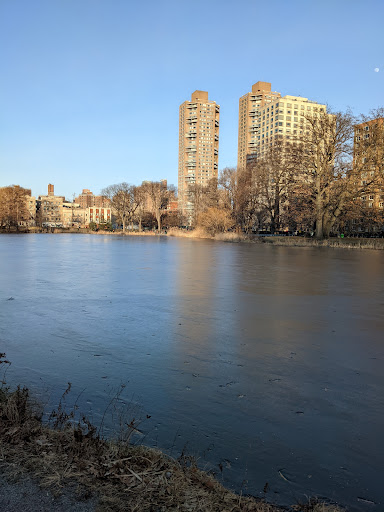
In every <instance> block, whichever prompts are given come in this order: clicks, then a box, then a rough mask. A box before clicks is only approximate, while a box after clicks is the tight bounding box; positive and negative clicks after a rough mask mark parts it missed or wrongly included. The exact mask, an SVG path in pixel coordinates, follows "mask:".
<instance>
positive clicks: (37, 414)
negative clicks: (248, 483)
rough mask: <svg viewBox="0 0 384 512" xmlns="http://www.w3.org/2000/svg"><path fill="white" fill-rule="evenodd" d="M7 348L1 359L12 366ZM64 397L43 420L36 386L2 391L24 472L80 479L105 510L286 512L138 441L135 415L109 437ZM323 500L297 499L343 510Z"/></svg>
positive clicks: (4, 415) (0, 418)
mask: <svg viewBox="0 0 384 512" xmlns="http://www.w3.org/2000/svg"><path fill="white" fill-rule="evenodd" d="M4 356H5V355H4V354H0V365H1V364H3V365H4V364H9V363H8V362H7V361H6V360H5V359H4ZM69 390H70V385H69V386H68V388H67V390H66V391H65V393H64V395H63V400H62V401H60V403H59V406H58V408H57V410H56V411H54V412H53V413H52V414H51V426H50V427H49V426H46V425H44V424H43V423H42V411H41V408H39V407H38V405H36V404H35V403H34V402H33V400H31V397H30V393H29V391H28V389H26V388H21V387H17V388H16V389H15V390H11V389H10V388H9V387H7V386H6V383H5V382H3V385H2V387H1V389H0V436H1V450H2V458H3V461H6V462H8V463H12V464H13V467H14V468H15V469H14V471H18V472H21V473H22V472H25V471H28V472H31V473H32V474H33V475H34V477H37V478H38V479H39V481H40V485H42V486H46V487H50V488H53V489H54V490H56V492H58V491H59V489H60V488H63V487H65V486H67V485H69V484H71V485H72V486H73V485H75V484H76V485H78V486H79V487H78V495H79V499H80V498H82V499H84V498H86V497H87V496H88V497H89V496H96V498H97V499H98V501H99V505H98V507H97V510H100V511H132V512H133V511H136V512H144V511H148V512H149V511H155V510H156V511H159V512H161V511H163V512H165V511H177V510H178V511H183V510H184V511H188V512H192V511H206V512H213V511H217V512H225V511H228V512H230V511H231V512H236V511H248V512H251V511H254V512H279V511H280V510H281V509H280V508H279V507H277V506H274V505H270V504H267V503H265V502H264V501H263V500H260V499H257V498H252V497H244V496H241V495H236V494H234V493H232V492H230V491H228V490H227V489H225V488H224V487H223V486H222V485H221V484H220V483H219V482H217V481H216V480H215V479H214V478H213V476H211V475H209V474H207V473H205V472H203V471H200V470H199V469H198V468H197V466H196V463H195V461H194V459H193V458H191V457H189V456H186V455H184V454H182V455H181V456H180V457H179V459H178V460H175V459H172V458H171V457H168V456H166V455H164V454H163V453H161V452H160V451H158V450H154V449H149V448H145V447H143V446H133V445H131V444H129V438H130V434H131V433H132V431H134V429H135V424H134V421H133V420H132V421H131V422H130V423H127V424H126V426H127V429H128V430H127V432H128V435H127V436H125V441H121V440H120V441H119V442H114V441H108V440H105V439H103V438H102V437H101V435H100V430H98V429H96V428H95V427H94V426H93V425H92V424H91V423H90V422H89V421H88V420H87V419H86V418H84V417H80V418H79V419H77V420H75V414H74V412H73V411H72V412H70V413H68V412H67V411H66V410H65V408H64V406H63V403H65V400H64V398H65V395H66V394H67V393H68V392H69ZM317 504H318V502H317V501H313V502H312V504H310V505H309V504H306V505H300V506H299V505H296V506H295V508H294V510H297V511H305V512H317V511H318V512H320V511H321V512H323V511H324V512H340V509H338V508H337V507H328V506H325V505H324V506H322V508H316V507H317Z"/></svg>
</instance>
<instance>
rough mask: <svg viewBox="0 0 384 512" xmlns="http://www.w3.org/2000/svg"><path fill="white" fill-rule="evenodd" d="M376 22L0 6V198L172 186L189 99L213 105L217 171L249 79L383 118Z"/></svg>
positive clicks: (202, 5)
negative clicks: (201, 95) (13, 189)
mask: <svg viewBox="0 0 384 512" xmlns="http://www.w3.org/2000/svg"><path fill="white" fill-rule="evenodd" d="M383 22H384V1H383V0H365V1H364V2H363V1H361V0H332V1H331V0H275V1H274V2H266V1H265V0H264V1H259V0H253V1H251V0H237V1H235V0H230V1H228V0H204V1H202V0H189V1H185V0H169V1H162V0H149V1H146V2H140V1H138V0H136V1H129V0H0V186H4V185H9V184H19V185H21V186H23V187H27V188H32V193H33V194H34V195H40V194H44V193H46V190H47V184H48V183H49V182H50V183H54V185H55V193H56V194H58V195H65V196H66V197H67V198H68V199H71V198H72V195H73V193H76V194H78V193H80V192H81V190H82V189H83V188H90V189H91V190H92V191H93V192H94V193H98V192H99V191H100V190H101V189H102V188H103V187H105V186H108V185H111V184H114V183H120V182H122V181H127V182H128V183H132V184H139V183H141V181H142V180H145V179H149V180H159V179H161V178H166V179H168V182H169V183H174V184H176V185H177V159H178V109H179V105H180V104H181V103H182V102H183V101H185V100H187V99H190V95H191V93H192V92H193V91H194V90H195V89H201V90H207V91H208V92H209V97H210V99H213V100H215V101H216V102H218V103H219V104H220V105H221V125H220V153H219V167H220V168H223V167H226V166H235V165H236V160H237V122H238V119H237V117H238V100H239V97H240V96H242V95H243V94H245V93H246V92H248V91H250V89H251V86H252V84H253V83H255V82H257V81H258V80H262V81H267V82H271V83H272V89H273V90H275V91H279V92H281V93H282V94H293V95H301V96H305V97H307V98H310V99H312V100H316V101H319V102H325V103H328V104H329V105H330V106H331V107H332V108H333V109H334V110H344V109H346V108H347V107H351V108H352V110H353V111H354V112H355V113H356V114H358V113H368V112H369V110H370V109H372V108H376V107H378V106H383V105H384V28H383ZM375 68H378V69H379V71H378V72H377V71H375Z"/></svg>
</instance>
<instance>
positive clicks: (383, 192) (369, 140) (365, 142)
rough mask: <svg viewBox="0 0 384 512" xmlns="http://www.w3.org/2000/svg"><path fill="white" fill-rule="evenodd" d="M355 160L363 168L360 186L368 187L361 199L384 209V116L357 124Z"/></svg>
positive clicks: (368, 206)
mask: <svg viewBox="0 0 384 512" xmlns="http://www.w3.org/2000/svg"><path fill="white" fill-rule="evenodd" d="M354 131H355V133H354V145H353V160H354V166H355V168H358V169H361V172H360V176H359V179H360V183H359V184H358V187H359V186H360V188H362V189H363V188H364V187H367V190H366V193H365V194H363V195H362V196H361V201H362V202H363V204H364V206H366V207H367V208H369V209H370V208H376V209H379V210H381V211H383V209H384V118H378V119H372V120H371V121H366V122H364V123H360V124H358V125H356V126H355V130H354Z"/></svg>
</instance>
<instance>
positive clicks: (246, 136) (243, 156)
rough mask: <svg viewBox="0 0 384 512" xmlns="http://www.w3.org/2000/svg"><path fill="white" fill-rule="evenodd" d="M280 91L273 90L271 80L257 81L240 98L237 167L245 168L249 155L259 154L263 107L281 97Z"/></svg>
mask: <svg viewBox="0 0 384 512" xmlns="http://www.w3.org/2000/svg"><path fill="white" fill-rule="evenodd" d="M280 96H281V95H280V93H279V92H272V90H271V84H270V83H269V82H256V83H255V84H253V85H252V92H248V93H247V94H244V96H242V97H241V98H240V100H239V135H238V151H237V168H238V169H245V167H246V163H247V157H248V158H249V156H250V155H257V140H258V139H257V137H258V135H259V128H260V123H261V109H262V108H263V107H264V106H266V105H268V104H270V103H272V102H273V101H275V100H276V99H278V98H280Z"/></svg>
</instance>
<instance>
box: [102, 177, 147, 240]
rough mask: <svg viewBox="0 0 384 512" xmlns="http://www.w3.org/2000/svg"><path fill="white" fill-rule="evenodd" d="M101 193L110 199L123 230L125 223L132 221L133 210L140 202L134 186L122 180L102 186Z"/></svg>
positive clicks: (134, 210)
mask: <svg viewBox="0 0 384 512" xmlns="http://www.w3.org/2000/svg"><path fill="white" fill-rule="evenodd" d="M101 194H102V195H103V196H105V197H107V198H108V199H109V200H110V202H111V208H112V211H113V213H114V214H115V215H116V218H117V221H118V222H120V223H121V224H122V226H123V231H125V228H126V225H127V224H131V223H132V222H133V218H134V215H135V212H136V210H137V209H138V207H139V204H140V196H139V195H138V194H136V187H135V186H133V185H129V184H128V183H125V182H124V183H119V184H116V185H110V186H109V187H106V188H104V189H103V190H102V191H101Z"/></svg>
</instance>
